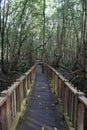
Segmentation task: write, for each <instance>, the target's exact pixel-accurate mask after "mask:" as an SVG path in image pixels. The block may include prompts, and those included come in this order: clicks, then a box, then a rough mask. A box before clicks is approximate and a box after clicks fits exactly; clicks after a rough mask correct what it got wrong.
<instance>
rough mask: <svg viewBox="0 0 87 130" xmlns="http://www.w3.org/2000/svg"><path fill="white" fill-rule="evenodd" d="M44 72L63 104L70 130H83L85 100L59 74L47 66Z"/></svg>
mask: <svg viewBox="0 0 87 130" xmlns="http://www.w3.org/2000/svg"><path fill="white" fill-rule="evenodd" d="M44 70H45V72H46V73H47V75H48V76H49V77H50V79H51V84H52V86H53V90H54V92H55V94H56V96H57V98H58V99H59V100H61V101H62V104H63V112H64V117H65V119H66V122H67V124H68V127H69V129H70V130H84V108H85V107H86V106H87V98H86V97H85V96H84V93H83V92H80V91H78V90H77V89H76V88H74V86H73V85H71V84H70V83H69V82H68V80H66V79H65V78H63V77H62V76H61V74H60V73H58V72H57V71H56V70H55V69H53V68H52V67H50V66H49V65H47V64H44Z"/></svg>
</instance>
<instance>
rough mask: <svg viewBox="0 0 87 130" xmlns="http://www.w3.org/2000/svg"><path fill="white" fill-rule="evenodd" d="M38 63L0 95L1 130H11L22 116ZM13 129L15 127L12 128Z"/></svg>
mask: <svg viewBox="0 0 87 130" xmlns="http://www.w3.org/2000/svg"><path fill="white" fill-rule="evenodd" d="M35 74H36V64H35V65H34V66H33V67H32V68H31V69H30V70H29V71H28V72H26V73H25V74H24V75H23V76H22V77H21V78H19V79H17V81H16V82H14V83H13V84H12V85H11V87H9V89H8V90H5V91H2V92H1V96H0V130H10V128H11V127H12V123H13V122H14V120H15V119H16V118H20V114H19V113H20V112H21V111H22V103H23V101H24V99H26V98H27V96H28V95H29V93H30V90H31V84H32V81H34V79H35ZM12 130H13V129H12Z"/></svg>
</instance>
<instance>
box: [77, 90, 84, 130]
mask: <svg viewBox="0 0 87 130" xmlns="http://www.w3.org/2000/svg"><path fill="white" fill-rule="evenodd" d="M80 96H84V93H83V92H78V97H80ZM77 110H78V111H77V129H76V130H84V104H83V103H81V102H80V101H79V100H78V105H77Z"/></svg>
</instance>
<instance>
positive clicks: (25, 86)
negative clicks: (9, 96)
mask: <svg viewBox="0 0 87 130" xmlns="http://www.w3.org/2000/svg"><path fill="white" fill-rule="evenodd" d="M23 93H24V94H23V95H24V98H26V97H27V78H26V77H25V78H24V80H23Z"/></svg>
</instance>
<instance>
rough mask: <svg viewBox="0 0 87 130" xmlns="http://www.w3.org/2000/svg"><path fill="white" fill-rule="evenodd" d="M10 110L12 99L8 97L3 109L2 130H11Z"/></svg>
mask: <svg viewBox="0 0 87 130" xmlns="http://www.w3.org/2000/svg"><path fill="white" fill-rule="evenodd" d="M10 110H11V109H10V97H9V96H8V97H7V100H6V102H5V103H4V104H3V105H2V107H1V117H2V130H9V128H10V126H11V112H10Z"/></svg>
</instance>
